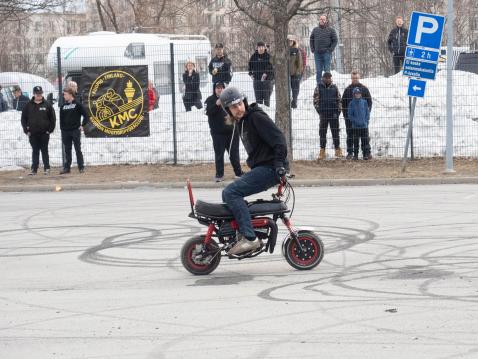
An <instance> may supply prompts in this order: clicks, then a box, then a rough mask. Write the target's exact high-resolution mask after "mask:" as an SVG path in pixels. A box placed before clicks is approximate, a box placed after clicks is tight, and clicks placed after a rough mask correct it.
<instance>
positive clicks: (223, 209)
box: [195, 200, 289, 219]
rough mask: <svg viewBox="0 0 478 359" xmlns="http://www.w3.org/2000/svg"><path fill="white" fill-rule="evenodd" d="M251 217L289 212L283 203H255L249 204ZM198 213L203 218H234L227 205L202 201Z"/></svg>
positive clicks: (196, 207)
mask: <svg viewBox="0 0 478 359" xmlns="http://www.w3.org/2000/svg"><path fill="white" fill-rule="evenodd" d="M248 207H249V212H250V213H251V216H253V217H254V216H260V215H267V214H281V213H286V212H289V209H288V208H287V205H286V204H285V203H284V202H282V201H277V200H276V201H254V202H251V203H248ZM195 210H196V213H197V214H198V215H200V216H203V217H209V218H216V219H226V218H232V217H234V216H233V214H232V212H231V210H230V209H229V207H228V206H227V204H225V203H208V202H203V201H201V200H197V201H196V205H195Z"/></svg>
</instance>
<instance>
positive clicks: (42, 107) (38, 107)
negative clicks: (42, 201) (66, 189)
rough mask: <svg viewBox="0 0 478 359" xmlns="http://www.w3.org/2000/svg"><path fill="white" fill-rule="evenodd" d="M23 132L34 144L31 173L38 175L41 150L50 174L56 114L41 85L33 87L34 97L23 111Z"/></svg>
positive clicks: (45, 171)
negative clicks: (49, 143)
mask: <svg viewBox="0 0 478 359" xmlns="http://www.w3.org/2000/svg"><path fill="white" fill-rule="evenodd" d="M21 122H22V127H23V132H25V134H26V135H27V136H28V138H29V140H30V145H31V146H32V167H31V172H30V175H36V174H37V171H38V166H39V163H40V151H41V157H42V160H43V167H44V173H45V175H48V174H50V157H49V155H48V142H49V141H50V133H52V132H53V130H54V129H55V123H56V115H55V111H54V110H53V107H52V106H51V105H50V104H49V103H48V102H47V101H46V100H45V99H44V97H43V89H42V88H41V86H35V87H34V88H33V98H32V99H31V100H30V102H28V103H27V104H26V105H25V107H24V108H23V111H22V120H21Z"/></svg>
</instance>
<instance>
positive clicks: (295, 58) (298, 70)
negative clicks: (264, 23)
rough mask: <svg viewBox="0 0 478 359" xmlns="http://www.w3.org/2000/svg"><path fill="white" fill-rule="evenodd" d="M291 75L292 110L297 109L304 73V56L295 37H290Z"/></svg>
mask: <svg viewBox="0 0 478 359" xmlns="http://www.w3.org/2000/svg"><path fill="white" fill-rule="evenodd" d="M288 41H289V75H290V88H291V90H292V101H291V103H290V107H291V108H297V98H298V97H299V90H300V80H301V78H302V73H303V72H304V66H303V64H304V63H303V61H302V54H301V52H300V50H299V45H298V44H297V41H296V40H295V39H294V38H293V37H289V40H288Z"/></svg>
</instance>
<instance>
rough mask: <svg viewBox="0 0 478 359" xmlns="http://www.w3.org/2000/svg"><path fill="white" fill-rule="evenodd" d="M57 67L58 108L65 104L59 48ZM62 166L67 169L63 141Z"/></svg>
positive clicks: (59, 50)
mask: <svg viewBox="0 0 478 359" xmlns="http://www.w3.org/2000/svg"><path fill="white" fill-rule="evenodd" d="M56 65H57V66H56V67H57V76H58V107H60V106H61V105H62V104H63V79H62V76H61V48H60V47H59V46H58V47H57V48H56ZM61 142H62V143H61V165H62V168H65V146H64V145H63V141H61Z"/></svg>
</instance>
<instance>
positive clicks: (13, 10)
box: [0, 0, 65, 24]
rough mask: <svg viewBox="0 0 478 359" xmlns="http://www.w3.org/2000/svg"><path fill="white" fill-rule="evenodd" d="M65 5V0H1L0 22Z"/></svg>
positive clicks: (18, 18)
mask: <svg viewBox="0 0 478 359" xmlns="http://www.w3.org/2000/svg"><path fill="white" fill-rule="evenodd" d="M62 5H65V0H2V1H0V24H2V23H4V22H11V21H18V20H22V19H25V18H26V17H28V16H29V15H30V14H31V13H33V12H35V11H40V10H43V11H45V10H52V9H54V8H56V7H59V6H62Z"/></svg>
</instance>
